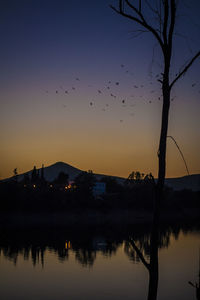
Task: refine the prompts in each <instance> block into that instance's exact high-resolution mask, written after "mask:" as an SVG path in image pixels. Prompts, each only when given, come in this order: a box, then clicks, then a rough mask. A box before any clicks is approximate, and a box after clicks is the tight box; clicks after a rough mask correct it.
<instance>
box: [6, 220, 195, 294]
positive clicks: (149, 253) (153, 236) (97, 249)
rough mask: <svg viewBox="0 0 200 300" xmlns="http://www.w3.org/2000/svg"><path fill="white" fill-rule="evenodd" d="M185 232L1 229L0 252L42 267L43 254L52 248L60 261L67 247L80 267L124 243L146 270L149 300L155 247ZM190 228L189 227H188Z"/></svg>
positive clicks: (155, 279)
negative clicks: (16, 230) (17, 230)
mask: <svg viewBox="0 0 200 300" xmlns="http://www.w3.org/2000/svg"><path fill="white" fill-rule="evenodd" d="M181 229H182V230H183V231H184V232H187V227H185V228H180V227H179V226H174V227H167V228H166V227H165V228H164V227H163V228H161V229H158V227H157V226H153V228H152V231H151V232H150V231H149V228H141V226H139V225H138V226H134V227H133V228H129V229H127V228H126V230H123V231H122V230H118V229H112V230H110V231H108V230H107V229H105V231H104V230H103V231H101V232H97V231H96V230H95V229H94V230H93V231H92V232H90V231H89V232H88V230H85V229H83V230H81V231H80V230H79V229H77V230H76V231H75V232H74V231H73V230H71V231H69V230H68V231H65V230H59V231H52V230H49V231H44V232H43V231H42V230H39V231H34V232H32V233H31V232H30V231H25V232H20V233H19V232H13V231H8V232H4V233H1V232H0V237H1V238H0V253H1V254H2V255H3V256H5V257H6V258H7V259H9V260H11V261H12V262H13V263H14V264H15V265H16V264H17V261H18V257H19V256H20V257H21V256H22V257H23V258H24V260H30V259H31V260H32V263H33V266H35V265H36V264H41V265H42V267H45V255H46V254H47V252H53V253H55V254H56V255H57V257H58V260H59V261H60V262H62V263H64V262H65V261H67V260H68V259H69V253H70V251H71V252H72V253H74V257H75V259H76V261H77V262H78V263H79V264H81V266H83V267H92V266H93V264H94V263H95V260H96V258H97V255H98V254H99V253H101V255H103V256H106V257H111V256H112V255H113V254H115V253H116V252H117V250H118V248H119V247H120V246H122V245H124V251H125V253H126V254H127V255H128V257H129V258H130V260H131V261H133V262H138V261H141V262H142V263H143V264H144V266H145V268H146V269H147V270H148V272H149V289H148V300H155V299H156V297H157V287H158V249H160V248H163V247H165V248H167V247H168V246H169V243H170V236H172V235H173V237H174V238H175V239H177V238H178V236H179V233H180V230H181ZM190 229H191V228H188V230H190Z"/></svg>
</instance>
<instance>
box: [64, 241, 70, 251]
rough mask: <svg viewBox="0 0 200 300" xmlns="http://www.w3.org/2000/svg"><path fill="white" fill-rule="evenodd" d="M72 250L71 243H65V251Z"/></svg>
mask: <svg viewBox="0 0 200 300" xmlns="http://www.w3.org/2000/svg"><path fill="white" fill-rule="evenodd" d="M70 248H71V243H70V241H69V242H67V241H66V242H65V249H70Z"/></svg>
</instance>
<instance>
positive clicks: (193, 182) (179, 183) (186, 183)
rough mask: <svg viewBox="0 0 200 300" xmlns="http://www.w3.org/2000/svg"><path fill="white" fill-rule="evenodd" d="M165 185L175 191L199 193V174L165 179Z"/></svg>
mask: <svg viewBox="0 0 200 300" xmlns="http://www.w3.org/2000/svg"><path fill="white" fill-rule="evenodd" d="M165 185H166V186H168V187H171V188H173V189H174V190H176V191H180V190H184V189H188V190H193V191H200V174H193V175H187V176H183V177H177V178H166V180H165Z"/></svg>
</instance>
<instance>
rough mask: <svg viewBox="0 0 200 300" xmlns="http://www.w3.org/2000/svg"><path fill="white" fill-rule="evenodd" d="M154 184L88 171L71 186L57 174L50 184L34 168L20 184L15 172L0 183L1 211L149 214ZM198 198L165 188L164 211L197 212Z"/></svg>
mask: <svg viewBox="0 0 200 300" xmlns="http://www.w3.org/2000/svg"><path fill="white" fill-rule="evenodd" d="M98 182H103V183H105V186H106V190H105V193H104V194H102V195H99V196H96V195H94V192H93V188H94V186H95V184H96V183H98ZM155 185H156V183H155V180H154V178H153V176H152V174H151V173H150V174H147V175H145V174H143V173H140V172H139V171H136V172H132V173H131V174H130V175H129V176H128V178H127V179H126V180H124V181H121V182H119V181H118V180H117V179H115V178H113V177H109V176H100V177H97V176H95V174H93V172H92V171H91V170H89V171H88V172H86V171H83V172H80V173H79V175H78V176H76V177H75V179H74V181H73V182H70V181H69V176H68V174H65V173H64V172H60V173H59V174H58V176H57V178H55V179H54V180H53V181H51V182H48V181H47V180H46V179H45V177H44V166H43V167H42V168H41V169H40V170H37V169H36V167H35V166H34V168H33V170H32V172H31V173H30V176H29V175H28V174H27V173H26V174H24V176H23V178H21V179H20V180H19V175H18V174H17V169H15V170H14V175H13V177H12V179H11V180H8V181H1V182H0V199H1V200H0V211H2V212H11V211H13V212H15V211H16V212H20V211H21V212H40V211H41V212H54V211H78V212H82V211H84V210H88V209H89V210H90V209H92V210H97V211H100V212H103V213H106V212H113V211H118V210H120V211H121V210H132V211H134V210H135V211H138V210H139V211H147V212H152V211H153V208H154V198H155ZM199 194H200V192H193V191H191V190H184V191H173V190H172V189H170V188H167V187H166V188H165V191H164V200H163V202H162V205H161V206H162V207H161V209H162V210H163V211H166V212H167V211H169V212H170V211H171V212H184V211H185V210H189V209H194V210H196V211H197V209H199V201H198V199H199Z"/></svg>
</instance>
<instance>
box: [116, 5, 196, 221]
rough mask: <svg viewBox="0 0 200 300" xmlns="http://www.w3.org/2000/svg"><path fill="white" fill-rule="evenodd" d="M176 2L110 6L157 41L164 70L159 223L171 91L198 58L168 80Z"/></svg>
mask: <svg viewBox="0 0 200 300" xmlns="http://www.w3.org/2000/svg"><path fill="white" fill-rule="evenodd" d="M177 2H178V0H157V1H156V0H154V1H149V0H137V1H136V0H132V1H129V0H118V7H115V6H112V5H110V7H111V8H112V9H113V10H114V11H115V12H117V13H118V14H120V15H121V16H123V17H125V18H128V19H130V20H132V21H133V22H135V23H137V24H138V25H139V26H140V27H141V28H140V29H138V30H136V32H137V31H138V33H139V34H140V33H143V32H150V33H151V34H152V35H153V37H154V38H155V39H156V41H157V43H158V45H159V46H160V49H161V52H162V60H163V71H162V73H161V75H162V77H161V79H159V80H158V81H159V82H160V83H161V85H162V98H163V106H162V121H161V132H160V141H159V149H158V181H157V184H156V197H155V211H154V220H155V222H158V215H159V207H160V201H161V199H162V197H163V187H164V181H165V173H166V142H167V131H168V118H169V108H170V95H171V90H172V88H173V87H174V85H175V83H176V82H177V81H178V80H179V79H181V78H182V77H183V75H185V73H186V72H187V71H188V69H189V68H190V67H191V66H192V64H193V63H194V61H195V60H196V59H197V58H198V57H199V56H200V51H198V52H197V53H196V54H195V55H194V56H193V57H192V58H191V59H190V61H189V62H188V63H187V64H186V65H185V67H184V68H183V69H180V71H179V73H178V74H176V75H175V77H174V78H172V79H171V78H170V76H169V74H170V70H171V60H172V52H173V50H174V47H173V38H174V28H175V22H176V18H177V14H176V13H177ZM147 8H148V9H149V10H150V12H151V13H150V14H149V15H151V16H152V14H154V16H155V17H156V19H157V20H158V22H157V24H154V25H152V22H151V21H150V18H146V16H145V11H146V9H147Z"/></svg>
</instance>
